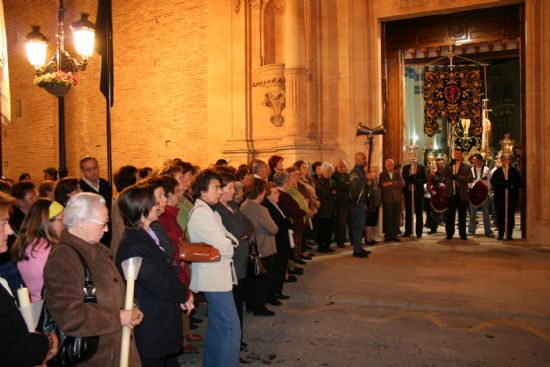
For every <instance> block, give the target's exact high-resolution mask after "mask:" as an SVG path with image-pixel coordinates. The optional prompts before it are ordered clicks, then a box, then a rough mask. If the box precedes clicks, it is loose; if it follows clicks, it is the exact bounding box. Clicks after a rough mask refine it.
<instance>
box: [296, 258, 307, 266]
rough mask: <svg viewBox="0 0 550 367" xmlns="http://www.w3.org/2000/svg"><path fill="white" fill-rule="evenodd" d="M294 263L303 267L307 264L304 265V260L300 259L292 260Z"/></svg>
mask: <svg viewBox="0 0 550 367" xmlns="http://www.w3.org/2000/svg"><path fill="white" fill-rule="evenodd" d="M294 262H295V263H296V264H300V265H305V264H307V263H306V262H305V261H304V260H302V259H294Z"/></svg>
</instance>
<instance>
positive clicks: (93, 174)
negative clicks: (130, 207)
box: [78, 156, 113, 247]
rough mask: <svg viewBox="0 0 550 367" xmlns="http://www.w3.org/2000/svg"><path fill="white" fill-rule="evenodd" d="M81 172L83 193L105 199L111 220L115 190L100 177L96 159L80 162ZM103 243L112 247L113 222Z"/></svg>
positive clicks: (88, 158) (102, 240) (85, 158)
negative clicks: (89, 193)
mask: <svg viewBox="0 0 550 367" xmlns="http://www.w3.org/2000/svg"><path fill="white" fill-rule="evenodd" d="M80 171H81V173H82V178H81V179H80V181H79V182H78V184H79V186H80V189H81V190H82V192H91V193H93V194H99V195H101V196H103V198H104V199H105V203H106V205H107V209H108V210H109V218H111V208H112V206H113V190H112V189H111V185H109V182H107V180H105V179H103V178H100V177H99V164H98V163H97V159H95V158H94V157H89V156H88V157H84V158H82V159H81V160H80ZM101 243H103V244H104V245H105V246H107V247H110V246H111V222H110V221H109V230H108V231H107V232H105V234H104V235H103V238H102V239H101Z"/></svg>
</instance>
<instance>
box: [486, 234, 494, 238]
mask: <svg viewBox="0 0 550 367" xmlns="http://www.w3.org/2000/svg"><path fill="white" fill-rule="evenodd" d="M485 237H489V238H495V235H494V234H493V233H489V234H486V235H485Z"/></svg>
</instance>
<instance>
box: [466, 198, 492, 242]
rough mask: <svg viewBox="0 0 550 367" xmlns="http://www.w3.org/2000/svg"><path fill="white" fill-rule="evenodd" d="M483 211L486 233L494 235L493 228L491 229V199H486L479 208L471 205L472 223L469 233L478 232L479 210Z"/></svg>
mask: <svg viewBox="0 0 550 367" xmlns="http://www.w3.org/2000/svg"><path fill="white" fill-rule="evenodd" d="M480 209H481V211H482V212H483V229H484V230H485V235H492V234H493V230H492V229H491V217H490V216H489V200H486V201H485V203H483V205H482V206H480V207H479V208H474V207H473V206H471V207H470V224H469V226H468V234H470V235H473V234H474V233H475V232H476V227H477V211H478V210H480Z"/></svg>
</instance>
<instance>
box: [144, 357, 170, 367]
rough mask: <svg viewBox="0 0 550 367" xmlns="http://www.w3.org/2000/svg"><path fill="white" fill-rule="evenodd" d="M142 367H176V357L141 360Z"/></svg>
mask: <svg viewBox="0 0 550 367" xmlns="http://www.w3.org/2000/svg"><path fill="white" fill-rule="evenodd" d="M141 365H142V367H178V366H179V363H178V356H176V355H172V356H169V357H163V358H154V359H144V358H142V359H141Z"/></svg>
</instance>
